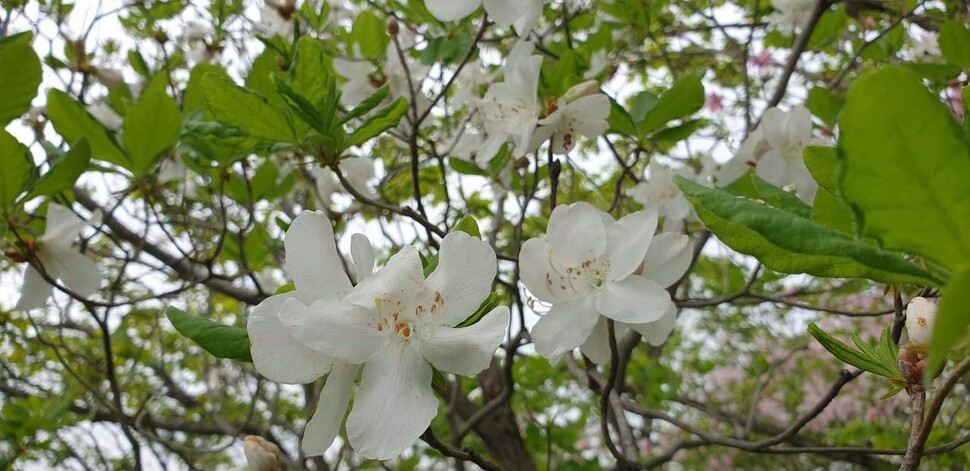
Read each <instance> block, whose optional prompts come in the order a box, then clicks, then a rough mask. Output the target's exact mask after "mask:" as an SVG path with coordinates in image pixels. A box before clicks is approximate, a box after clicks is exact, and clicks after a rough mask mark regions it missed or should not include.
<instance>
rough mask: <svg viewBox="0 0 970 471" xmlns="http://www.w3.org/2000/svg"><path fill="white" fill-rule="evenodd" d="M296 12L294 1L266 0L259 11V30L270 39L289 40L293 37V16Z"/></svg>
mask: <svg viewBox="0 0 970 471" xmlns="http://www.w3.org/2000/svg"><path fill="white" fill-rule="evenodd" d="M296 10H297V7H296V1H295V0H286V1H285V2H283V1H275V0H266V3H264V4H263V6H262V7H260V9H259V25H258V26H259V30H260V31H261V32H262V33H263V34H265V35H266V36H268V37H270V38H272V37H273V36H282V37H284V38H289V37H290V36H292V35H293V14H294V13H295V12H296Z"/></svg>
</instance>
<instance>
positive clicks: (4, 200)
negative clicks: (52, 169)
mask: <svg viewBox="0 0 970 471" xmlns="http://www.w3.org/2000/svg"><path fill="white" fill-rule="evenodd" d="M0 162H3V171H2V172H0V210H4V212H6V211H5V210H7V209H9V208H11V207H13V204H14V203H15V202H16V201H17V197H18V196H20V194H21V193H23V191H24V189H25V187H27V185H29V184H30V183H31V182H32V181H33V180H34V178H36V175H37V168H36V167H35V166H34V160H33V159H31V157H30V151H29V150H28V149H27V147H26V146H24V145H23V144H21V143H20V142H19V141H18V140H17V139H15V138H14V137H13V136H11V135H10V134H8V133H7V132H6V131H3V130H0Z"/></svg>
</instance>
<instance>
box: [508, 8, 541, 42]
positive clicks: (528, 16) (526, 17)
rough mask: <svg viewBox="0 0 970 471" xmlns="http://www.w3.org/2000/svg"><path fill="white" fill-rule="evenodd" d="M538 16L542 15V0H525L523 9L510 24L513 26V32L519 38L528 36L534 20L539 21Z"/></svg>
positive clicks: (534, 22) (534, 23) (533, 25)
mask: <svg viewBox="0 0 970 471" xmlns="http://www.w3.org/2000/svg"><path fill="white" fill-rule="evenodd" d="M540 16H542V0H526V7H525V11H523V12H522V13H521V14H520V16H519V18H518V19H517V20H515V23H513V24H512V26H513V27H515V33H516V34H518V35H519V37H520V38H524V37H527V36H529V33H530V32H532V28H534V27H535V25H536V21H539V17H540Z"/></svg>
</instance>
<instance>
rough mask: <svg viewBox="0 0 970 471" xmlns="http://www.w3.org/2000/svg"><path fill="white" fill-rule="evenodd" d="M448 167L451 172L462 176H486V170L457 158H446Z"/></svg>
mask: <svg viewBox="0 0 970 471" xmlns="http://www.w3.org/2000/svg"><path fill="white" fill-rule="evenodd" d="M448 166H449V167H451V169H452V170H454V171H456V172H458V173H460V174H462V175H478V176H481V177H487V176H488V171H487V170H485V169H483V168H481V167H479V166H478V165H475V164H473V163H471V162H469V161H467V160H465V159H459V158H458V157H448Z"/></svg>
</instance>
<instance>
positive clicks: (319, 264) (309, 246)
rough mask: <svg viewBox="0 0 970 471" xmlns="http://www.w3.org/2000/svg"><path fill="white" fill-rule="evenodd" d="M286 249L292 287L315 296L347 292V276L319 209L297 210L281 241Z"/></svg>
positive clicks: (329, 230)
mask: <svg viewBox="0 0 970 471" xmlns="http://www.w3.org/2000/svg"><path fill="white" fill-rule="evenodd" d="M283 244H284V246H285V248H286V273H287V274H289V275H290V277H291V278H293V283H294V284H295V285H296V289H298V290H300V291H303V292H305V293H308V294H310V295H313V296H315V299H323V298H332V297H341V296H343V295H345V294H347V293H348V292H350V289H351V284H350V278H348V277H347V273H346V272H344V265H343V260H342V259H341V258H340V255H339V254H338V253H337V243H336V242H335V241H334V236H333V226H331V225H330V220H329V219H327V216H326V215H324V214H323V213H322V212H319V211H304V212H302V213H300V215H299V216H297V217H296V219H294V220H293V224H291V225H290V229H289V230H287V231H286V237H285V238H284V240H283Z"/></svg>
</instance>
